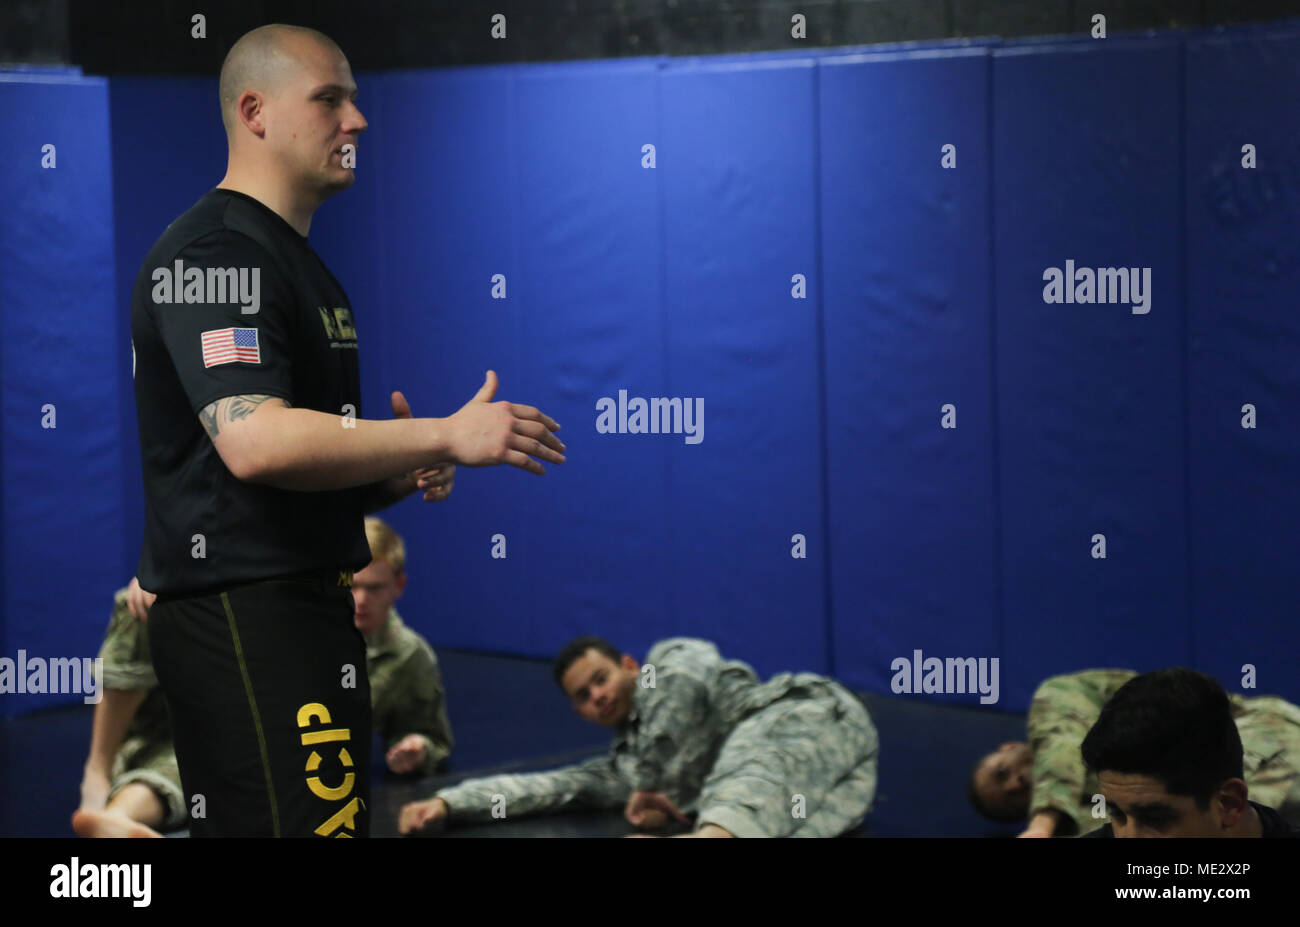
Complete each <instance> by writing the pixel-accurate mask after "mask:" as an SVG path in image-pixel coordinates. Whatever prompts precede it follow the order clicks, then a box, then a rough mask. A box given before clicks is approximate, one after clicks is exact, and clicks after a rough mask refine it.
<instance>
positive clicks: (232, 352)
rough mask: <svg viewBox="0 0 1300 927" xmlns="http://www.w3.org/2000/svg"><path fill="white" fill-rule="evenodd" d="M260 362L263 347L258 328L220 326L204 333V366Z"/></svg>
mask: <svg viewBox="0 0 1300 927" xmlns="http://www.w3.org/2000/svg"><path fill="white" fill-rule="evenodd" d="M240 362H243V363H245V364H260V363H261V362H262V349H261V348H260V347H259V346H258V343H257V329H256V328H218V329H214V330H213V331H210V332H204V333H203V366H204V367H215V366H217V365H218V364H237V363H240Z"/></svg>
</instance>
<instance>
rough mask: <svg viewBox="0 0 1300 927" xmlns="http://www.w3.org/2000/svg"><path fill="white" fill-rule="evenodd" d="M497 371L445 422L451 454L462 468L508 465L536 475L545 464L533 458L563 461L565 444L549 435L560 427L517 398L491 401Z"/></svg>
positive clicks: (547, 416)
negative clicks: (512, 400) (448, 431)
mask: <svg viewBox="0 0 1300 927" xmlns="http://www.w3.org/2000/svg"><path fill="white" fill-rule="evenodd" d="M496 392H497V375H496V372H495V371H492V370H489V371H488V372H487V377H486V378H485V379H484V381H483V386H482V387H480V388H479V391H478V392H477V393H476V394H475V395H474V398H473V399H471V400H470V401H469V402H467V403H465V405H463V406H461V407H460V409H459V410H458V411H457V412H456V413H455V414H454V415H452V416H450V417H448V419H447V424H448V428H449V430H450V437H449V443H450V445H451V452H452V458H453V459H454V460H455V461H456V462H457V463H459V464H462V465H463V466H466V467H491V466H495V465H497V464H510V466H512V467H518V468H520V469H521V470H527V471H528V472H529V473H536V474H537V475H538V476H540V475H541V474H543V473H545V472H546V470H545V468H544V467H543V466H542V465H541V464H540V463H538V462H537V460H533V457H536V458H538V460H549V461H550V462H551V463H557V464H562V463H564V450H565V447H564V442H562V441H561V440H560V439H559V438H557V437H555V435H553V434H552V432H554V431H559V430H560V426H559V425H557V424H556V422H555V420H554V419H553V418H551V417H550V416H549V415H547V414H545V413H544V412H542V411H540V410H538V409H535V408H533V407H532V406H526V405H523V404H521V403H517V402H504V401H502V402H493V401H492V397H493V396H495V395H496Z"/></svg>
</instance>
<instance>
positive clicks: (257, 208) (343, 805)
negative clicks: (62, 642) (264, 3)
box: [131, 25, 564, 837]
mask: <svg viewBox="0 0 1300 927" xmlns="http://www.w3.org/2000/svg"><path fill="white" fill-rule="evenodd" d="M220 94H221V108H222V119H223V121H224V123H225V127H226V136H227V140H228V142H229V147H230V156H229V162H228V169H227V172H226V176H225V177H224V178H223V179H222V181H221V182H220V184H219V185H218V186H217V188H216V189H214V190H212V191H210V192H209V193H208V194H206V195H205V196H204V197H202V198H201V199H200V200H199V201H198V203H196V204H195V205H194V206H193V207H192V208H191V209H189V210H188V211H187V212H185V213H184V214H183V215H181V216H180V217H179V218H178V219H176V221H175V222H173V223H172V224H171V225H170V226H168V228H167V230H166V231H165V232H164V233H163V235H162V237H161V238H159V240H158V242H157V243H156V244H155V245H154V247H153V249H152V250H151V251H150V253H149V255H148V256H147V257H146V259H145V262H144V265H143V267H142V268H141V271H140V275H139V277H138V278H137V280H136V286H135V293H134V296H133V300H132V307H131V331H132V347H133V352H134V360H133V363H134V376H135V394H136V409H137V414H138V418H139V428H140V447H141V459H142V465H143V470H144V486H145V506H146V513H145V538H144V549H143V552H142V554H141V557H140V565H139V571H138V575H139V578H140V584H141V585H142V586H143V587H144V588H146V589H149V590H151V591H153V592H155V593H157V594H158V599H157V601H156V603H155V604H154V607H153V609H152V611H151V614H150V618H149V634H150V643H151V647H152V650H153V657H154V664H155V669H156V672H157V676H158V680H159V683H160V685H161V687H162V689H163V691H164V693H165V695H166V697H167V702H168V706H169V708H170V711H171V715H172V721H173V726H174V730H175V743H176V754H177V758H178V760H179V765H180V771H181V778H182V782H183V786H184V791H185V796H186V800H187V803H188V805H189V808H188V811H189V815H190V829H191V832H192V833H193V834H195V835H196V836H203V835H268V836H270V835H274V836H281V835H283V836H289V835H311V834H316V835H320V836H326V837H329V836H364V835H366V834H368V832H369V815H368V811H367V806H368V804H369V772H368V769H367V757H368V750H369V744H370V733H371V731H370V691H369V683H368V680H367V678H366V650H365V642H364V640H363V638H362V636H361V634H360V633H359V632H358V631H357V629H356V627H355V625H354V624H353V600H352V592H351V589H350V585H351V577H352V571H353V570H359V569H361V568H363V567H364V566H365V565H366V564H367V563H368V562H369V561H370V559H371V557H370V550H369V547H368V545H367V543H366V535H365V530H364V524H363V518H364V516H365V515H366V514H367V513H369V512H374V511H377V510H379V509H381V508H384V507H386V506H388V505H391V504H393V503H394V502H397V501H399V500H400V499H403V498H405V497H406V496H408V495H410V494H411V493H413V492H416V491H419V490H423V491H424V498H425V500H426V501H439V500H441V499H444V498H446V496H447V494H448V493H449V492H450V491H451V486H452V480H453V478H454V465H455V464H457V463H459V464H462V465H464V466H470V467H478V466H491V465H496V464H503V463H505V464H510V465H512V466H516V467H519V468H521V469H524V470H528V471H529V472H532V473H536V474H541V473H543V472H544V469H543V467H542V464H541V463H540V462H539V461H550V462H552V463H563V462H564V457H563V453H562V452H563V451H564V445H563V444H562V443H561V442H560V440H559V439H558V438H556V437H555V436H554V434H553V432H555V431H557V430H558V429H559V425H557V424H556V423H555V422H554V421H553V420H552V419H551V418H550V417H549V416H547V415H545V414H543V413H542V412H540V411H539V410H537V409H535V408H533V407H531V406H526V405H520V404H512V403H509V402H492V401H491V400H492V398H493V396H494V395H495V393H496V387H497V381H496V375H495V373H493V372H492V371H488V373H487V377H486V380H485V382H484V384H483V387H482V388H481V389H479V391H478V393H477V394H476V395H475V396H474V398H473V399H471V400H470V401H469V402H468V403H466V404H465V405H464V406H463V407H462V408H461V409H460V410H459V411H457V412H456V413H455V414H454V415H452V416H450V417H449V418H445V419H438V418H412V417H411V412H410V409H409V407H408V406H407V403H406V400H405V399H404V398H403V396H402V394H401V393H397V392H395V393H393V396H392V405H393V414H394V416H395V419H394V420H391V421H368V420H365V419H362V418H361V417H360V416H361V389H360V381H359V366H358V361H357V330H356V325H355V323H354V320H353V317H352V309H351V306H350V304H349V302H348V298H347V294H346V293H345V292H344V291H343V288H342V287H341V286H340V285H339V283H338V281H337V280H335V279H334V277H333V276H332V275H331V274H330V272H329V271H328V270H327V269H326V268H325V266H324V264H323V263H321V261H320V259H319V258H318V257H317V256H316V254H315V252H313V251H312V249H311V248H310V247H309V246H308V244H307V233H308V231H309V229H310V227H311V220H312V215H313V214H314V213H315V211H316V209H317V207H319V206H320V205H321V203H323V202H324V201H325V200H326V199H328V198H329V197H330V196H332V195H334V194H335V193H338V192H339V191H341V190H344V189H346V188H347V187H349V186H351V184H352V183H353V179H354V178H353V172H352V168H351V167H349V166H345V165H350V164H351V163H352V162H351V159H350V155H351V153H352V152H353V151H355V147H354V146H355V145H356V142H357V137H358V136H359V134H360V133H361V132H362V131H364V130H365V128H366V120H365V118H364V117H363V116H362V115H361V112H360V110H358V109H357V106H356V104H355V98H356V94H357V88H356V85H355V83H354V82H353V80H352V73H351V69H350V68H349V66H348V62H347V59H346V58H345V57H344V56H343V53H342V52H341V51H340V50H339V48H338V46H337V45H336V44H334V42H333V41H332V40H330V39H329V38H328V37H326V36H324V35H322V34H321V33H319V32H316V31H314V30H311V29H304V28H300V27H296V26H281V25H272V26H263V27H261V28H259V29H255V30H253V31H252V32H250V33H248V34H247V35H245V36H243V37H242V38H241V39H240V40H239V41H238V42H236V43H235V45H234V46H233V47H232V48H231V50H230V53H229V54H228V55H227V57H226V60H225V63H224V64H223V65H222V69H221V81H220ZM530 455H531V456H530ZM533 458H537V459H536V460H534V459H533ZM398 473H401V474H403V475H402V476H394V475H393V474H398Z"/></svg>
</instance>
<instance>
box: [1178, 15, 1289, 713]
mask: <svg viewBox="0 0 1300 927" xmlns="http://www.w3.org/2000/svg"><path fill="white" fill-rule="evenodd" d="M1186 56H1187V63H1186V79H1185V85H1184V88H1185V89H1184V93H1183V98H1184V100H1185V101H1186V133H1185V135H1184V141H1183V157H1184V162H1185V165H1186V166H1185V178H1184V186H1183V190H1182V195H1183V200H1184V203H1185V215H1186V235H1187V318H1188V329H1189V338H1188V344H1187V348H1188V386H1189V396H1188V425H1189V427H1188V450H1189V453H1188V461H1189V473H1190V487H1189V489H1190V497H1189V512H1190V525H1189V526H1190V535H1191V560H1190V562H1191V567H1192V575H1193V577H1194V585H1193V590H1194V594H1193V599H1192V640H1193V642H1194V646H1195V652H1196V655H1197V658H1198V662H1199V663H1200V664H1201V665H1202V666H1203V668H1204V669H1206V671H1208V672H1212V673H1214V674H1215V675H1216V676H1217V677H1218V678H1219V679H1222V680H1223V681H1224V682H1225V683H1235V684H1237V685H1240V684H1241V679H1242V668H1243V667H1244V666H1246V665H1248V664H1249V665H1251V666H1253V667H1254V668H1255V669H1256V671H1257V672H1256V679H1255V683H1256V686H1257V687H1258V689H1259V691H1260V692H1262V693H1274V694H1283V695H1287V696H1288V697H1290V698H1291V700H1292V701H1297V698H1296V697H1297V695H1298V694H1300V686H1298V685H1297V676H1300V673H1297V670H1296V653H1297V651H1300V646H1297V645H1298V644H1300V641H1297V627H1298V625H1300V622H1297V615H1298V614H1300V609H1297V604H1298V602H1297V592H1296V580H1295V577H1296V572H1297V568H1296V565H1297V563H1300V527H1298V526H1300V493H1298V492H1297V488H1296V487H1297V482H1296V475H1297V474H1298V473H1300V402H1298V401H1297V400H1298V399H1300V363H1297V358H1300V320H1297V316H1296V312H1295V301H1296V293H1297V291H1300V237H1298V236H1297V234H1296V230H1297V228H1298V227H1300V124H1297V122H1296V120H1295V118H1294V111H1295V107H1294V103H1293V101H1294V100H1295V99H1296V96H1297V94H1300V33H1298V32H1296V31H1290V32H1278V33H1276V34H1269V33H1257V34H1256V35H1255V36H1254V37H1253V38H1251V39H1249V40H1244V39H1242V38H1240V37H1236V38H1230V37H1205V38H1198V39H1195V40H1191V41H1189V42H1188V45H1187V53H1186ZM1265 87H1266V88H1268V92H1267V93H1261V91H1260V88H1265ZM1275 101H1283V102H1281V103H1278V102H1275ZM1244 145H1252V146H1254V148H1255V152H1256V156H1257V158H1258V167H1256V168H1254V169H1246V168H1243V166H1242V159H1243V157H1244V155H1243V152H1242V146H1244ZM1247 403H1249V404H1251V405H1253V406H1254V407H1255V410H1256V416H1257V423H1256V427H1255V428H1254V429H1245V428H1243V427H1242V418H1243V413H1242V407H1243V406H1244V405H1246V404H1247Z"/></svg>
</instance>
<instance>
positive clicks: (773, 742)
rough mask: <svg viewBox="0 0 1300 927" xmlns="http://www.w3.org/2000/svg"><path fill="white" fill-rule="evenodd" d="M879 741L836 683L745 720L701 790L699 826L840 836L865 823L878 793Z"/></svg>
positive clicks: (750, 833) (747, 833)
mask: <svg viewBox="0 0 1300 927" xmlns="http://www.w3.org/2000/svg"><path fill="white" fill-rule="evenodd" d="M878 752H879V739H878V738H877V735H876V728H875V725H873V724H872V723H871V717H870V716H869V715H868V714H867V710H866V708H865V707H864V706H863V704H862V703H861V702H860V701H858V700H857V699H856V698H854V696H853V695H851V694H850V693H849V692H848V691H847V690H845V689H844V688H842V687H841V686H840V685H838V684H837V683H830V682H828V683H827V684H826V685H825V686H824V687H822V690H821V692H819V693H818V694H816V695H813V696H810V697H786V698H783V699H780V700H779V701H776V702H773V703H772V704H771V705H769V706H767V707H766V708H764V709H762V710H761V711H759V712H757V713H755V714H753V715H751V716H750V717H748V718H746V719H745V720H744V721H742V722H741V723H740V724H738V725H737V726H736V729H735V730H734V731H732V732H731V735H730V736H729V737H728V738H727V739H726V741H725V742H724V743H723V745H722V749H721V750H720V751H719V753H718V758H717V761H716V762H715V763H714V764H713V769H712V770H711V771H710V773H709V776H708V778H707V779H705V781H704V785H703V787H702V788H701V790H700V796H699V800H698V802H697V807H698V808H699V819H698V820H699V824H700V825H703V824H716V825H718V826H719V827H723V828H725V829H726V830H728V831H730V832H731V833H732V834H734V835H736V836H737V837H836V836H839V835H840V834H842V833H844V832H845V831H848V830H851V829H853V828H854V827H857V826H858V825H859V824H861V823H862V819H863V818H864V817H865V816H866V814H867V811H868V810H870V808H871V800H872V798H873V797H874V796H875V793H876V757H877V754H878Z"/></svg>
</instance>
